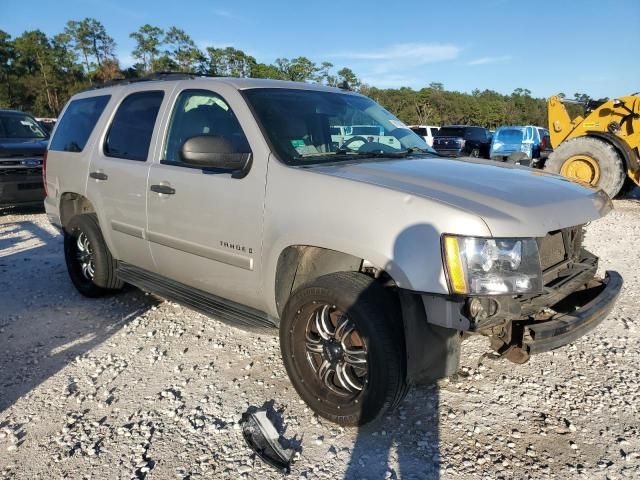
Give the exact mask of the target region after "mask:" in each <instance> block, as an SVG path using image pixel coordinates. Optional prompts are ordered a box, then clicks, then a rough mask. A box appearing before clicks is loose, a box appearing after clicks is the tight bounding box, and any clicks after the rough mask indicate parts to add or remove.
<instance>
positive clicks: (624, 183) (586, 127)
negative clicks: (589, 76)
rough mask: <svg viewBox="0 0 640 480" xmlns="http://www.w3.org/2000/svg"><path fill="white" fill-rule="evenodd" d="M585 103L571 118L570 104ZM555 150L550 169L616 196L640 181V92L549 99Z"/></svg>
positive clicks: (550, 161) (545, 166)
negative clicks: (610, 96) (598, 97)
mask: <svg viewBox="0 0 640 480" xmlns="http://www.w3.org/2000/svg"><path fill="white" fill-rule="evenodd" d="M570 103H577V104H580V105H582V106H583V107H584V116H581V115H578V116H577V117H575V118H571V116H570V115H569V112H568V111H567V109H566V107H565V104H570ZM547 112H548V122H549V130H550V131H551V138H550V140H551V144H552V145H553V148H554V151H553V153H551V154H550V155H549V159H548V160H547V161H545V162H544V169H545V170H548V171H550V172H553V173H559V174H561V175H564V176H565V177H568V178H570V179H572V180H577V181H579V182H582V183H586V184H589V185H591V186H593V187H598V188H601V189H602V190H604V191H605V192H607V194H608V195H609V196H610V197H611V198H613V197H615V196H616V195H618V194H619V193H620V192H621V191H623V190H626V189H627V188H633V187H634V186H636V185H640V92H637V93H633V94H631V95H628V96H626V97H619V98H613V99H611V100H589V101H587V102H582V101H578V100H569V99H566V98H560V97H557V96H553V97H550V98H549V100H548V101H547Z"/></svg>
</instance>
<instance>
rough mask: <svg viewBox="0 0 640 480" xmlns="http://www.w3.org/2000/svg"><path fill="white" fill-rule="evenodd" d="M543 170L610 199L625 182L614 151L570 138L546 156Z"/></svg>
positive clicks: (591, 140)
mask: <svg viewBox="0 0 640 480" xmlns="http://www.w3.org/2000/svg"><path fill="white" fill-rule="evenodd" d="M544 169H545V170H547V171H549V172H553V173H558V174H560V175H564V176H565V177H567V178H570V179H571V180H574V181H578V182H582V183H587V184H589V185H591V186H593V187H598V188H601V189H602V190H604V191H605V192H606V193H607V195H609V196H610V197H611V198H613V197H615V196H616V195H618V193H620V190H621V189H622V186H623V185H624V181H625V178H626V172H625V169H624V163H623V162H622V158H621V157H620V155H619V154H618V151H617V150H616V149H615V148H614V147H613V146H612V145H610V144H609V143H607V142H605V141H602V140H600V139H597V138H593V137H578V138H572V139H571V140H567V141H566V142H563V143H561V144H560V145H559V146H558V148H556V149H555V150H554V151H553V153H551V155H549V158H548V159H547V161H546V162H545V164H544Z"/></svg>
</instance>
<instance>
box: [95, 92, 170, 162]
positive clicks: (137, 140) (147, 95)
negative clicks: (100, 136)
mask: <svg viewBox="0 0 640 480" xmlns="http://www.w3.org/2000/svg"><path fill="white" fill-rule="evenodd" d="M163 97H164V92H163V91H159V90H154V91H148V92H138V93H132V94H131V95H129V96H128V97H127V98H125V99H124V100H123V101H122V103H121V104H120V106H119V107H118V111H117V112H116V114H115V116H114V117H113V121H112V122H111V127H110V128H109V133H107V138H106V139H105V141H104V154H105V155H106V156H108V157H116V158H125V159H128V160H138V161H142V162H144V161H146V160H147V156H148V154H149V144H150V143H151V136H152V135H153V127H154V126H155V124H156V117H157V116H158V111H159V110H160V105H161V104H162V98H163Z"/></svg>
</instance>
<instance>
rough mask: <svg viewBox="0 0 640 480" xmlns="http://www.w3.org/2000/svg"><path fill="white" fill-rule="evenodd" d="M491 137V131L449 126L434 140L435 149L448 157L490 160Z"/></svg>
mask: <svg viewBox="0 0 640 480" xmlns="http://www.w3.org/2000/svg"><path fill="white" fill-rule="evenodd" d="M490 146H491V135H490V134H489V130H487V129H486V128H482V127H470V126H468V125H447V126H444V127H442V128H441V129H440V130H438V131H437V132H436V134H435V136H434V138H433V148H434V149H435V150H436V151H437V152H438V153H439V154H441V155H446V156H448V157H482V158H489V147H490Z"/></svg>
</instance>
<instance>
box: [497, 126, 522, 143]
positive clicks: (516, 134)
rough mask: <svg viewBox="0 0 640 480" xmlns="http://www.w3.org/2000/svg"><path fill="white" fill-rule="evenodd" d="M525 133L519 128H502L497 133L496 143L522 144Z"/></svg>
mask: <svg viewBox="0 0 640 480" xmlns="http://www.w3.org/2000/svg"><path fill="white" fill-rule="evenodd" d="M523 136H524V131H523V130H521V129H519V128H501V129H499V130H498V133H496V141H499V142H502V143H522V139H523Z"/></svg>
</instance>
